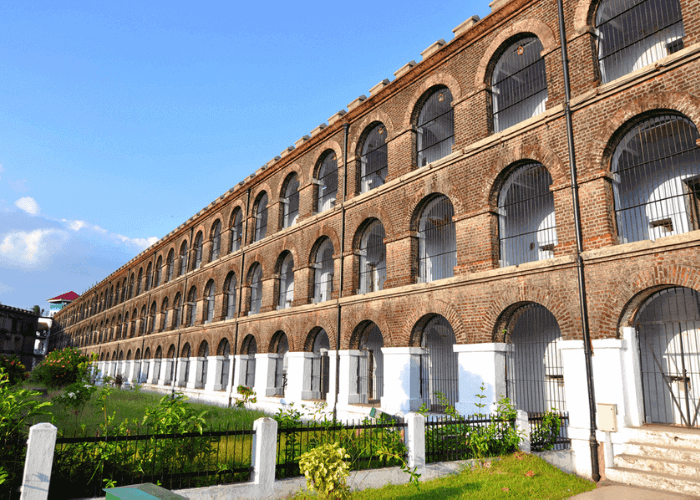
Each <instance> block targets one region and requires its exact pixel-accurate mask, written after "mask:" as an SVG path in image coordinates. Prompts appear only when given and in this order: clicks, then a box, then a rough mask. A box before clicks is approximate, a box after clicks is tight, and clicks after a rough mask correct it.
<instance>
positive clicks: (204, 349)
mask: <svg viewBox="0 0 700 500" xmlns="http://www.w3.org/2000/svg"><path fill="white" fill-rule="evenodd" d="M197 357H198V358H199V359H198V360H197V361H199V380H198V381H197V382H198V383H197V388H199V389H203V388H204V386H205V385H206V384H207V371H208V370H207V369H208V368H209V344H208V343H207V341H206V340H205V341H203V342H202V343H201V344H200V346H199V354H198V356H197Z"/></svg>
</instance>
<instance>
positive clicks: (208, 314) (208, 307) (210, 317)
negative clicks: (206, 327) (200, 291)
mask: <svg viewBox="0 0 700 500" xmlns="http://www.w3.org/2000/svg"><path fill="white" fill-rule="evenodd" d="M215 291H216V290H215V286H214V280H209V282H208V283H207V286H206V288H205V290H204V318H205V319H204V323H211V322H213V321H214V292H215Z"/></svg>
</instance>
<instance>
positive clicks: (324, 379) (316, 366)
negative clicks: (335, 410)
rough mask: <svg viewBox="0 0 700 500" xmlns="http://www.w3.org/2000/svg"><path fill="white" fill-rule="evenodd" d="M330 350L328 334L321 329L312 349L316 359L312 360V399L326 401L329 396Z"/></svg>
mask: <svg viewBox="0 0 700 500" xmlns="http://www.w3.org/2000/svg"><path fill="white" fill-rule="evenodd" d="M330 348H331V346H330V343H329V341H328V334H327V333H326V331H325V330H323V329H321V330H320V331H319V332H318V333H316V337H315V338H314V345H313V349H312V351H313V354H314V357H313V358H312V359H311V399H325V398H326V395H327V394H328V375H329V371H328V370H329V361H328V350H329V349H330Z"/></svg>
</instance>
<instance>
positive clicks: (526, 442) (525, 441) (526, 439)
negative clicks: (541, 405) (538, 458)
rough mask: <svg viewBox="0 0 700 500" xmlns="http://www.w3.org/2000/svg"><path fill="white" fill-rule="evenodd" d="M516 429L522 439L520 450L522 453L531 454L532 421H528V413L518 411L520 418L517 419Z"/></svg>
mask: <svg viewBox="0 0 700 500" xmlns="http://www.w3.org/2000/svg"><path fill="white" fill-rule="evenodd" d="M515 429H516V430H517V431H518V434H520V437H521V438H522V439H521V440H520V444H519V445H518V448H519V449H520V451H524V452H525V453H530V450H531V446H530V421H529V420H528V416H527V412H526V411H523V410H518V416H517V417H516V418H515Z"/></svg>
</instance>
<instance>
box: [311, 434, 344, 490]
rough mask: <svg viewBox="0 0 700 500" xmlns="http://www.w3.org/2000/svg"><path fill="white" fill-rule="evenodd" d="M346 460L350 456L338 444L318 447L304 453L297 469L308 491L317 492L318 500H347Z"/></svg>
mask: <svg viewBox="0 0 700 500" xmlns="http://www.w3.org/2000/svg"><path fill="white" fill-rule="evenodd" d="M346 458H350V455H348V454H347V453H346V452H345V449H343V448H341V447H340V445H339V444H338V443H332V444H325V445H322V446H318V447H316V448H314V449H312V450H310V451H307V452H306V453H304V454H303V455H302V456H301V458H300V459H299V468H300V470H301V471H302V472H303V473H304V476H305V477H306V487H307V488H308V489H309V491H312V492H313V491H316V492H318V495H319V497H320V498H349V496H350V495H349V494H350V488H349V487H348V485H347V478H348V475H349V472H348V469H349V466H348V464H347V462H345V460H344V459H346Z"/></svg>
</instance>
